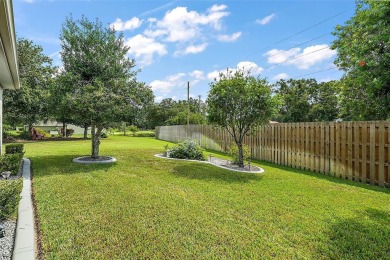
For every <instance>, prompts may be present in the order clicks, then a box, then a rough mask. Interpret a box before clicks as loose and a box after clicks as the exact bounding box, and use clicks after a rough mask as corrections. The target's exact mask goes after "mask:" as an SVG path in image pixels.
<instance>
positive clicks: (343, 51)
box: [332, 0, 390, 120]
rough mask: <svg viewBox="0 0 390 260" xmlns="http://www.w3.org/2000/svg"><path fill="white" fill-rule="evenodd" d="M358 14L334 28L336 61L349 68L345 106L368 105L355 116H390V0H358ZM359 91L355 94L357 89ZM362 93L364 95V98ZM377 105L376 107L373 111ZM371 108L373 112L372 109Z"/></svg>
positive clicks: (345, 88) (341, 66) (344, 91)
mask: <svg viewBox="0 0 390 260" xmlns="http://www.w3.org/2000/svg"><path fill="white" fill-rule="evenodd" d="M356 3H357V5H356V11H355V15H354V16H353V17H352V18H351V19H349V20H348V21H347V22H346V23H345V25H342V26H341V25H339V26H337V27H336V29H335V31H334V33H333V34H334V35H335V36H336V37H337V39H336V40H335V41H334V42H333V44H332V49H335V50H337V59H336V60H335V64H336V65H337V66H338V67H339V68H341V69H342V70H344V71H345V74H344V79H345V82H344V86H343V87H344V89H343V95H344V96H343V103H349V104H345V107H353V105H358V106H359V108H361V107H363V106H364V105H365V104H367V102H368V104H375V103H378V101H379V103H380V106H374V107H370V106H366V107H367V109H368V110H367V111H366V112H364V111H361V113H358V114H357V113H355V111H352V112H353V117H352V118H353V119H366V120H378V119H387V118H389V116H390V114H389V113H390V74H389V70H390V55H389V53H390V19H389V17H390V4H389V2H388V1H375V0H357V1H356ZM358 89H362V91H358V93H359V95H356V96H351V93H352V92H353V91H356V90H358ZM362 96H364V98H363V99H361V98H362ZM373 108H375V109H376V111H374V113H372V112H373V111H372V110H373ZM368 111H370V112H368Z"/></svg>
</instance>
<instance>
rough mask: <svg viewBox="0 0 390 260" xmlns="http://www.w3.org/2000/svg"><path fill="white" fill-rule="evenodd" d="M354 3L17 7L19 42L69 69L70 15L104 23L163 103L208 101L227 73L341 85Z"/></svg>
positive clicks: (22, 0)
mask: <svg viewBox="0 0 390 260" xmlns="http://www.w3.org/2000/svg"><path fill="white" fill-rule="evenodd" d="M354 3H355V2H354V1H353V0H337V1H336V0H311V1H309V0H306V1H301V0H296V1H295V0H226V1H212V0H197V1H184V0H181V1H180V0H177V1H162V0H143V1H141V0H14V16H15V27H16V32H17V36H18V37H24V38H28V39H30V40H33V41H34V43H36V44H39V45H41V46H42V47H43V49H44V52H45V54H47V55H49V56H50V57H51V58H52V59H53V60H54V64H55V65H57V66H61V60H60V56H59V52H60V41H59V33H60V29H61V25H62V23H63V22H64V20H65V17H66V16H69V15H70V14H72V15H73V17H74V18H75V19H78V18H80V17H81V16H82V15H85V16H86V17H88V18H89V19H95V18H98V19H99V20H100V21H101V22H102V23H103V24H104V25H106V26H111V27H114V28H115V29H116V30H117V31H121V32H123V34H124V36H125V40H126V44H127V45H129V46H130V47H131V48H130V51H129V53H128V56H129V57H131V58H135V60H136V64H137V68H139V69H141V72H140V73H139V74H138V79H139V80H141V81H144V82H146V83H147V84H148V85H150V86H151V87H152V88H153V90H154V93H155V96H156V101H160V100H161V99H163V98H174V99H185V98H186V86H187V82H188V81H189V82H190V93H191V94H190V95H191V96H193V97H196V98H197V97H198V96H199V95H201V97H202V99H205V98H206V97H207V93H208V90H209V83H210V82H211V81H212V80H214V79H215V78H216V77H217V76H218V74H219V72H220V71H224V70H226V69H227V68H230V69H237V68H241V69H245V70H250V71H251V73H252V74H254V75H260V76H261V77H266V78H267V79H268V80H269V81H270V82H275V81H276V80H278V79H281V78H284V79H288V78H309V77H312V78H316V79H317V80H319V81H328V80H332V79H338V78H340V76H341V74H342V73H341V72H340V71H338V70H337V69H335V66H334V65H333V60H334V58H335V54H336V53H335V51H332V50H330V49H329V46H330V44H331V43H332V41H333V40H334V37H333V36H332V34H331V33H332V31H334V28H335V26H336V25H338V24H344V23H345V21H347V20H348V19H349V18H350V17H351V16H352V15H353V13H354V5H355V4H354Z"/></svg>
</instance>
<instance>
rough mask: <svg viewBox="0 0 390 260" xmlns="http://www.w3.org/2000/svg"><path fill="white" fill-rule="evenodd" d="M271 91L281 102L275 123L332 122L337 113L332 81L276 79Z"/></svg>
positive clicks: (336, 90)
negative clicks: (273, 88) (273, 91)
mask: <svg viewBox="0 0 390 260" xmlns="http://www.w3.org/2000/svg"><path fill="white" fill-rule="evenodd" d="M275 88H276V90H275V93H276V95H277V98H278V99H279V100H280V101H281V102H280V104H279V108H278V116H277V117H276V121H278V122H323V121H334V120H335V119H337V118H338V116H339V113H340V108H339V104H338V102H339V100H338V96H339V93H340V84H339V83H338V82H336V81H330V82H321V83H317V81H316V80H315V79H298V80H297V79H289V80H287V81H286V80H283V79H282V80H279V81H278V82H277V83H276V84H275Z"/></svg>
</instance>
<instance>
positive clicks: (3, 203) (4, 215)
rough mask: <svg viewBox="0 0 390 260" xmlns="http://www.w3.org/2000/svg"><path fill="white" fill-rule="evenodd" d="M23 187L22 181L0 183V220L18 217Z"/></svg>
mask: <svg viewBox="0 0 390 260" xmlns="http://www.w3.org/2000/svg"><path fill="white" fill-rule="evenodd" d="M22 186H23V182H22V180H21V179H19V180H14V181H0V220H4V219H9V218H10V217H12V216H16V212H17V207H18V204H19V200H20V193H21V191H22Z"/></svg>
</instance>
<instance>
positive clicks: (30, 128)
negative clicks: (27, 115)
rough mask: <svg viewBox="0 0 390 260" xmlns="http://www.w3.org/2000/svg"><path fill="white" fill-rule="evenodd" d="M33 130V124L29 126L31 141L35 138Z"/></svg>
mask: <svg viewBox="0 0 390 260" xmlns="http://www.w3.org/2000/svg"><path fill="white" fill-rule="evenodd" d="M32 129H33V124H28V135H29V136H30V139H32V138H33V133H32Z"/></svg>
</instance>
